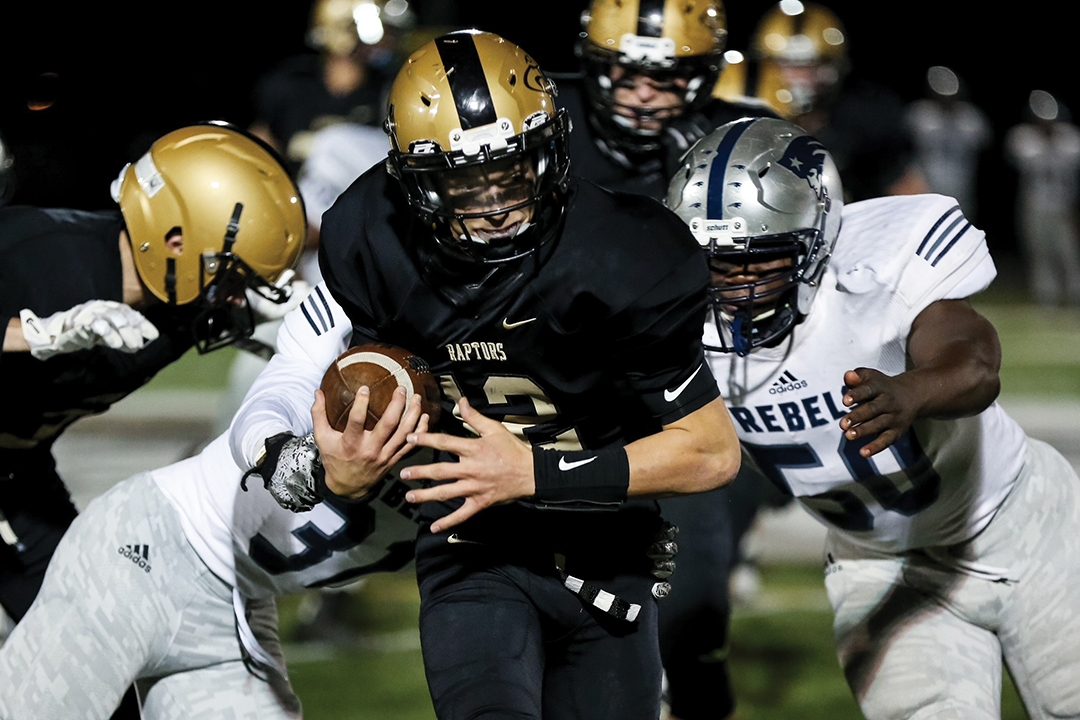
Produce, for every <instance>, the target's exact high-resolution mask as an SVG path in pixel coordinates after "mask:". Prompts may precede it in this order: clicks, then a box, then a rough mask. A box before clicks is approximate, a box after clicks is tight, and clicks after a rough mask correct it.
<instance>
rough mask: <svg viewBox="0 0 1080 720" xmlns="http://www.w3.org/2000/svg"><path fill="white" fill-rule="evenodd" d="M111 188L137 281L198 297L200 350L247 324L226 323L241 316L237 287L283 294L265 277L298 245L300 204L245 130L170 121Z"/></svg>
mask: <svg viewBox="0 0 1080 720" xmlns="http://www.w3.org/2000/svg"><path fill="white" fill-rule="evenodd" d="M112 192H113V198H114V199H115V200H116V202H117V203H118V204H119V205H120V211H121V212H122V213H123V216H124V223H125V225H126V227H127V233H128V237H129V238H130V239H131V246H132V253H133V255H134V261H135V268H136V270H137V271H138V273H139V277H140V279H141V280H142V282H143V284H144V285H145V286H146V287H147V289H148V290H149V291H150V292H151V293H153V294H154V295H155V296H156V297H157V298H158V299H160V300H163V301H165V302H167V303H169V304H170V305H186V304H188V303H193V302H195V301H200V302H202V303H203V304H204V305H205V309H206V311H207V313H206V314H205V317H203V318H202V321H203V322H202V327H201V328H198V329H197V333H201V335H200V338H199V340H200V342H199V343H198V344H199V347H200V349H201V350H203V351H205V350H209V349H212V347H214V346H216V345H217V344H227V342H230V341H231V340H232V339H235V337H236V335H234V334H233V333H238V334H239V335H240V336H242V335H243V334H245V333H247V334H250V330H251V329H252V328H253V323H251V322H250V318H247V321H246V322H243V327H240V328H236V327H229V325H230V324H231V323H232V322H233V321H235V320H238V319H239V315H237V313H242V312H244V311H246V313H247V315H248V316H250V308H248V307H247V303H246V297H245V293H246V290H248V289H251V290H254V291H256V292H258V293H259V294H261V295H263V296H265V297H266V298H267V299H269V300H272V301H274V302H278V303H281V302H284V301H285V300H286V299H287V297H288V296H287V292H286V291H285V290H283V289H282V288H279V287H277V286H275V285H274V282H275V281H277V280H278V279H279V278H280V277H281V275H282V273H284V272H285V271H286V270H289V269H291V268H292V267H293V266H294V265H295V264H296V261H297V259H298V258H299V257H300V253H301V251H302V250H303V246H304V238H305V234H306V230H307V225H306V220H305V216H304V205H303V201H302V199H301V197H300V192H299V190H297V188H296V185H295V184H294V183H293V181H292V179H290V177H289V175H288V173H287V172H286V170H285V168H284V167H283V166H282V164H281V161H280V160H279V159H278V158H277V156H276V155H275V154H274V153H273V151H271V150H270V149H269V148H268V147H266V146H265V145H264V144H263V143H261V142H259V141H258V140H256V139H254V138H253V137H251V136H250V135H248V134H247V133H245V132H243V131H242V130H239V129H238V128H235V127H233V126H231V125H227V124H224V123H207V124H200V125H192V126H189V127H184V128H180V129H179V130H174V131H173V132H171V133H168V134H167V135H165V136H163V137H161V138H159V139H158V140H157V141H156V142H154V144H153V145H152V146H151V148H150V150H149V151H148V152H147V153H146V154H145V155H143V156H142V157H141V158H139V160H138V161H136V162H135V163H134V164H129V165H127V166H126V167H125V168H124V169H123V170H122V171H121V173H120V177H118V178H117V179H116V181H115V182H114V183H113V187H112ZM249 325H250V326H251V327H248V326H249Z"/></svg>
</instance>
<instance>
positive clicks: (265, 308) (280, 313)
mask: <svg viewBox="0 0 1080 720" xmlns="http://www.w3.org/2000/svg"><path fill="white" fill-rule="evenodd" d="M295 276H296V272H295V271H293V270H286V271H285V272H283V273H282V274H281V277H280V278H278V281H277V282H276V283H274V286H275V287H279V288H284V289H285V291H286V292H287V293H288V295H289V299H288V300H286V301H285V302H283V303H281V304H280V305H279V304H277V303H276V302H274V301H273V300H267V299H266V298H264V297H263V296H262V295H260V294H259V293H257V292H255V291H254V290H248V291H247V296H248V303H249V304H250V305H251V309H252V311H254V313H255V323H256V324H257V325H261V324H262V323H264V322H269V321H271V320H280V319H281V318H283V317H285V316H286V315H288V314H289V311H290V310H294V309H295V308H296V307H297V306H299V305H300V303H302V302H304V299H305V298H307V296H308V293H309V292H311V285H309V284H308V283H307V282H305V281H303V280H301V279H300V278H296V279H295V280H294V279H293V278H294V277H295Z"/></svg>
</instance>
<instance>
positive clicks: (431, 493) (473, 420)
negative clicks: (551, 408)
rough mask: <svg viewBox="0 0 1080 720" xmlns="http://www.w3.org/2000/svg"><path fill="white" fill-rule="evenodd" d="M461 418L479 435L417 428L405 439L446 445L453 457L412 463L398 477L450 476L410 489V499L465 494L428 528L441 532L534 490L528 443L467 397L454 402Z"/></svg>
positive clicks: (432, 445)
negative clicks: (418, 488) (438, 461)
mask: <svg viewBox="0 0 1080 720" xmlns="http://www.w3.org/2000/svg"><path fill="white" fill-rule="evenodd" d="M458 408H459V410H460V412H461V419H462V420H464V421H465V422H466V423H467V424H468V425H469V426H470V427H472V428H473V429H474V430H475V431H476V432H477V433H479V435H480V437H478V438H463V437H458V436H456V435H445V434H442V433H424V432H420V433H417V434H416V435H415V437H410V438H409V441H410V442H412V443H414V444H416V445H420V446H422V447H429V448H433V449H435V450H445V451H447V452H451V453H454V454H455V455H457V456H458V458H459V461H458V462H444V463H433V464H431V465H414V466H412V467H409V468H405V469H404V470H402V471H401V478H402V479H403V480H424V479H427V480H454V481H455V482H451V483H446V484H444V485H436V486H435V487H431V488H426V489H423V490H410V491H409V493H408V494H406V495H405V499H406V500H408V501H409V502H411V503H423V502H429V501H432V500H450V499H452V498H464V500H465V502H464V503H463V504H462V505H461V507H459V508H458V509H457V510H455V511H454V512H452V513H450V514H449V515H447V516H446V517H443V518H439V520H437V521H436V522H434V523H432V524H431V532H441V531H442V530H446V529H447V528H450V527H453V526H454V525H457V524H458V523H461V522H464V521H465V520H467V519H468V518H470V517H472V516H473V515H475V514H476V513H477V512H479V511H480V510H483V509H484V508H486V507H490V506H492V505H502V504H505V503H508V502H511V501H513V500H517V499H519V498H524V497H531V496H532V495H534V494H535V493H536V481H535V480H534V478H533V455H532V448H531V447H530V446H529V445H528V444H526V443H524V442H522V441H521V440H519V439H517V438H516V437H515V436H514V435H513V433H511V432H510V431H509V430H507V429H506V426H505V425H503V424H502V423H501V422H499V421H498V420H492V419H491V418H489V417H486V416H484V415H483V414H481V413H480V412H478V411H477V410H474V409H473V408H472V406H471V405H469V401H468V400H466V399H464V398H462V399H461V400H460V401H458Z"/></svg>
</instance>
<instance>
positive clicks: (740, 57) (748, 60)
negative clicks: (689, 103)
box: [712, 50, 794, 120]
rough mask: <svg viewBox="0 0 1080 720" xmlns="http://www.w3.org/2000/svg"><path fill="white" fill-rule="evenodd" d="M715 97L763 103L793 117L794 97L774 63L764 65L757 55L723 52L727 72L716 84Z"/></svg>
mask: <svg viewBox="0 0 1080 720" xmlns="http://www.w3.org/2000/svg"><path fill="white" fill-rule="evenodd" d="M712 94H713V97H715V98H719V99H721V100H725V101H727V102H731V103H738V104H743V105H761V106H764V107H766V108H768V109H770V110H772V111H773V112H774V113H776V114H777V115H779V116H780V117H782V118H784V119H786V120H790V119H791V118H792V117H793V112H792V108H791V103H792V101H793V100H794V96H793V95H792V93H791V91H790V90H789V89H788V87H787V85H786V84H785V82H784V77H783V75H782V74H781V73H780V71H779V68H778V67H776V66H775V65H767V66H765V67H762V66H761V65H760V64H759V63H758V62H757V59H756V58H753V57H747V56H746V55H744V54H742V53H741V52H738V51H737V50H728V51H727V52H725V53H724V72H723V73H721V74H720V79H719V80H718V81H717V82H716V85H714V86H713V92H712Z"/></svg>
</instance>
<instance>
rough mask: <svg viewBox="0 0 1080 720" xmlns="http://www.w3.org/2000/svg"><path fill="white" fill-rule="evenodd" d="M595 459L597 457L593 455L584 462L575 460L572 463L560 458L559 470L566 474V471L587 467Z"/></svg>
mask: <svg viewBox="0 0 1080 720" xmlns="http://www.w3.org/2000/svg"><path fill="white" fill-rule="evenodd" d="M597 457H599V456H598V455H593V456H592V457H591V458H585V459H584V460H575V461H574V462H566V458H565V457H561V458H559V469H560V470H562V471H563V472H566V471H567V470H573V469H574V468H579V467H581V466H582V465H588V464H589V463H591V462H592V461H593V460H595V459H596V458H597Z"/></svg>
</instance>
